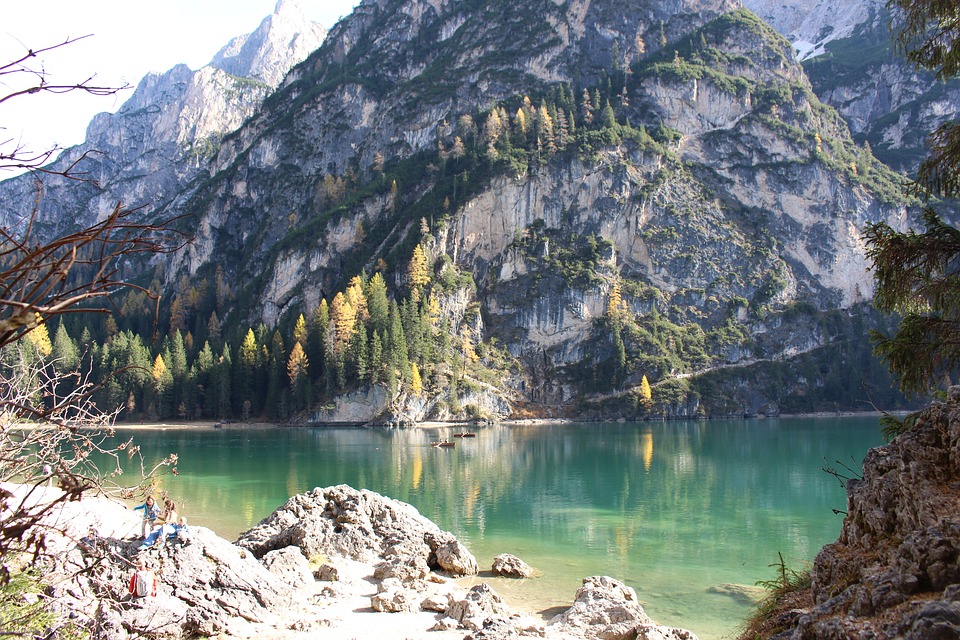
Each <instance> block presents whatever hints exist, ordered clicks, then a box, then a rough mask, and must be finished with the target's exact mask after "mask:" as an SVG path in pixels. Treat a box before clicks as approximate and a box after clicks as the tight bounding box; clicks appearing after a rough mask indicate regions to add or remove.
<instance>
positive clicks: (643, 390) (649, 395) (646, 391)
mask: <svg viewBox="0 0 960 640" xmlns="http://www.w3.org/2000/svg"><path fill="white" fill-rule="evenodd" d="M640 396H641V397H642V398H643V399H644V400H646V401H647V402H651V401H652V400H653V389H651V388H650V381H649V380H647V376H646V375H644V376H643V378H642V379H641V380H640Z"/></svg>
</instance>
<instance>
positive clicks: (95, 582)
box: [41, 489, 298, 640]
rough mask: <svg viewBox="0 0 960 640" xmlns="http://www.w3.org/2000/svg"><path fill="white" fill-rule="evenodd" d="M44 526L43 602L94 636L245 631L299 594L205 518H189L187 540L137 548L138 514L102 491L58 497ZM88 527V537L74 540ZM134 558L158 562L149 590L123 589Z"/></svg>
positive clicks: (275, 618)
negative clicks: (91, 539)
mask: <svg viewBox="0 0 960 640" xmlns="http://www.w3.org/2000/svg"><path fill="white" fill-rule="evenodd" d="M47 491H51V492H55V491H57V490H55V489H48V490H47ZM44 526H45V527H47V531H49V532H50V535H48V537H47V544H46V548H45V549H44V556H43V558H42V560H41V566H42V567H43V569H44V574H45V575H46V576H47V578H48V579H49V583H50V586H49V596H50V601H51V602H53V603H55V608H56V610H57V611H59V612H60V613H62V614H63V615H64V616H66V617H68V618H72V619H79V620H81V621H82V623H81V624H82V625H83V626H86V627H89V628H91V629H96V630H97V631H98V633H97V636H98V637H101V638H108V639H117V640H119V639H123V638H127V637H140V636H143V635H146V636H147V637H163V638H180V637H195V636H213V635H217V634H220V633H226V634H243V633H248V632H249V630H250V627H251V625H257V624H267V625H269V624H275V623H276V622H277V621H278V620H279V615H278V613H277V612H278V611H280V610H281V609H282V608H283V607H285V606H289V605H290V604H291V603H294V602H297V601H298V597H297V595H296V593H295V591H294V590H293V589H291V587H289V586H288V585H287V584H286V583H284V582H282V581H281V580H279V579H278V578H276V577H275V576H274V575H273V574H272V573H271V572H270V571H268V570H267V569H266V568H265V567H264V565H263V564H261V563H260V562H258V561H257V560H256V558H254V557H253V555H252V554H250V553H249V552H246V551H245V550H243V549H241V548H239V547H237V546H235V545H233V544H231V543H229V542H227V541H226V540H223V539H222V538H219V537H217V536H216V535H215V534H214V533H213V532H212V531H210V530H209V529H206V528H204V527H197V526H193V525H191V534H192V536H191V540H190V542H189V544H186V545H182V544H180V543H173V542H171V543H169V544H168V543H165V542H159V543H158V544H157V545H155V546H154V547H153V548H150V549H147V550H140V549H139V545H140V538H139V531H140V518H139V517H138V516H137V515H136V514H135V513H134V512H133V511H131V510H130V509H128V508H127V507H125V506H124V505H122V504H118V503H116V502H113V501H111V500H108V499H106V498H88V499H84V500H83V501H81V502H68V503H65V504H63V506H62V507H61V508H59V509H57V510H55V511H54V512H52V513H51V514H49V516H47V517H46V518H45V520H44ZM91 527H92V528H94V529H95V530H96V532H97V542H96V544H95V545H93V546H89V545H88V546H84V545H81V544H78V541H80V540H81V538H83V537H84V536H86V535H87V534H88V531H89V530H90V529H91ZM138 559H144V560H146V561H147V562H148V564H150V565H151V566H152V568H153V569H154V570H155V571H156V574H157V577H158V579H159V586H158V589H157V596H156V597H155V598H141V599H137V600H135V601H133V600H131V598H130V595H129V593H128V584H129V580H130V576H131V574H132V571H133V568H134V566H135V564H136V562H137V561H138Z"/></svg>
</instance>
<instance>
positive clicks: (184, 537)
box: [170, 516, 190, 546]
mask: <svg viewBox="0 0 960 640" xmlns="http://www.w3.org/2000/svg"><path fill="white" fill-rule="evenodd" d="M174 526H175V527H176V530H175V531H174V533H173V535H172V536H170V537H172V538H175V539H176V540H177V542H179V543H180V544H182V545H184V546H186V545H188V544H190V527H188V526H187V519H186V518H185V517H183V516H180V520H179V521H178V522H177V524H176V525H174Z"/></svg>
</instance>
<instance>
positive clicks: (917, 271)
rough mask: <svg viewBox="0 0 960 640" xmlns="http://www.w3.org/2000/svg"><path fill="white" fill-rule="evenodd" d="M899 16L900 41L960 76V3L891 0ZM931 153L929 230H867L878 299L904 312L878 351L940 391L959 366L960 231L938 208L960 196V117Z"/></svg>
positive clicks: (926, 64)
mask: <svg viewBox="0 0 960 640" xmlns="http://www.w3.org/2000/svg"><path fill="white" fill-rule="evenodd" d="M889 6H890V7H891V8H892V9H894V10H895V11H897V14H898V15H899V16H900V20H901V22H900V25H899V28H898V30H897V34H896V38H897V44H898V46H899V47H900V48H901V50H902V51H903V52H904V53H905V54H906V56H907V58H908V59H910V60H911V61H912V62H914V63H915V64H916V65H917V66H919V67H922V68H925V69H929V70H931V71H933V72H934V73H935V74H936V75H937V78H938V79H940V80H948V79H950V78H955V77H957V76H958V75H960V43H958V37H960V0H890V1H889ZM930 142H931V151H930V156H929V157H928V158H927V159H926V160H925V161H924V162H923V164H922V165H921V166H920V169H919V171H918V173H917V177H916V180H915V181H914V183H913V185H912V187H911V188H912V190H914V191H915V192H917V193H919V194H920V195H922V196H924V198H926V199H927V201H928V203H929V204H930V205H931V206H928V208H927V209H926V210H925V212H924V214H923V221H924V225H925V229H924V231H923V232H922V233H917V232H916V231H913V230H910V231H908V232H898V231H895V230H894V229H892V228H890V227H889V226H888V225H886V224H883V223H880V224H875V225H871V226H869V227H868V228H867V229H866V233H865V235H866V239H867V242H868V244H869V249H868V256H869V257H870V259H871V260H872V261H873V268H874V277H875V279H876V284H877V292H876V297H875V304H876V306H877V308H879V309H880V310H882V311H886V312H888V313H890V312H897V313H900V314H902V315H903V319H902V320H901V322H900V327H899V329H898V330H897V333H896V334H895V335H894V336H893V337H889V336H885V335H883V334H880V333H877V332H874V334H873V340H874V343H875V351H876V353H877V355H879V356H880V357H881V358H883V360H884V362H885V363H886V364H887V365H888V366H889V367H890V369H891V371H893V372H894V373H895V374H897V375H898V376H899V378H900V387H901V389H902V390H903V391H905V392H914V393H918V392H925V391H930V390H932V389H935V388H936V387H937V386H938V385H939V384H941V382H943V381H944V380H945V378H946V377H947V376H949V375H950V374H951V373H952V372H954V371H955V369H956V367H957V365H958V364H960V230H958V229H956V228H955V227H953V226H951V225H950V224H947V223H946V222H944V221H943V220H942V218H941V217H940V216H939V215H938V214H937V212H936V211H935V210H934V209H933V207H932V204H933V202H932V201H936V199H937V198H955V197H957V196H958V195H960V122H957V121H953V122H949V123H947V124H945V125H943V126H941V127H940V128H939V129H937V130H936V131H935V132H934V133H933V134H932V135H931V137H930Z"/></svg>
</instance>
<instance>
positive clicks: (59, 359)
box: [51, 322, 80, 371]
mask: <svg viewBox="0 0 960 640" xmlns="http://www.w3.org/2000/svg"><path fill="white" fill-rule="evenodd" d="M51 355H52V356H53V361H54V362H55V363H56V367H57V369H58V370H59V371H76V369H77V367H79V366H80V350H79V349H78V348H77V345H76V343H75V342H74V341H73V339H72V338H71V337H70V334H69V333H67V328H66V327H65V326H64V325H63V323H62V322H61V323H60V325H59V326H58V327H57V331H56V333H54V334H53V351H52V352H51Z"/></svg>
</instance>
